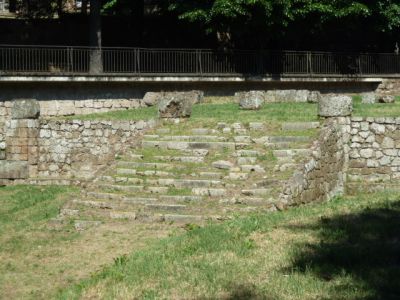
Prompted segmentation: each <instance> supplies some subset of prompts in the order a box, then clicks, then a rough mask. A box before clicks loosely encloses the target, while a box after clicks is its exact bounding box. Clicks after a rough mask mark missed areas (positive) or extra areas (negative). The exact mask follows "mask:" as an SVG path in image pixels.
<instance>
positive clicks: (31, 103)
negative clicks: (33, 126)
mask: <svg viewBox="0 0 400 300" xmlns="http://www.w3.org/2000/svg"><path fill="white" fill-rule="evenodd" d="M39 115H40V106H39V102H38V101H36V100H33V99H21V100H15V101H14V105H13V107H12V109H11V118H12V119H37V118H39Z"/></svg>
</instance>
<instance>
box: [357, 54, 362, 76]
mask: <svg viewBox="0 0 400 300" xmlns="http://www.w3.org/2000/svg"><path fill="white" fill-rule="evenodd" d="M357 64H358V73H359V75H360V76H362V69H361V55H360V56H358V58H357Z"/></svg>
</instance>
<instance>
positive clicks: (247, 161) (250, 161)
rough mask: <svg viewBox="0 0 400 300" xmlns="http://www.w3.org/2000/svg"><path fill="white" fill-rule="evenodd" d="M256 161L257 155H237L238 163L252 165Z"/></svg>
mask: <svg viewBox="0 0 400 300" xmlns="http://www.w3.org/2000/svg"><path fill="white" fill-rule="evenodd" d="M256 162H257V157H250V156H247V157H238V159H237V163H238V165H254V164H255V163H256Z"/></svg>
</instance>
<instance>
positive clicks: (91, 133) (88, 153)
mask: <svg viewBox="0 0 400 300" xmlns="http://www.w3.org/2000/svg"><path fill="white" fill-rule="evenodd" d="M154 125H155V122H154V121H80V120H73V121H69V120H68V121H67V120H64V121H53V120H41V123H40V131H39V138H38V146H39V161H38V176H39V177H63V178H71V177H80V178H90V177H93V175H94V174H95V173H96V171H97V170H99V169H100V168H101V167H103V166H105V165H107V162H109V161H110V160H112V159H114V156H115V154H117V153H119V152H121V151H124V149H126V148H127V147H131V146H132V145H134V144H135V143H136V142H137V141H138V140H140V137H139V135H140V133H141V132H143V131H144V130H146V129H148V128H151V127H153V126H154Z"/></svg>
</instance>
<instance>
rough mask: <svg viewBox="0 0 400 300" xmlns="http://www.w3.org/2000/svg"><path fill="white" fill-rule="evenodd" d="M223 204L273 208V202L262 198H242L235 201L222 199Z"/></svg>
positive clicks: (234, 199)
mask: <svg viewBox="0 0 400 300" xmlns="http://www.w3.org/2000/svg"><path fill="white" fill-rule="evenodd" d="M219 202H220V203H221V204H242V205H249V206H267V207H269V206H271V205H272V200H269V199H265V198H261V197H240V198H233V199H221V200H220V201H219Z"/></svg>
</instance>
